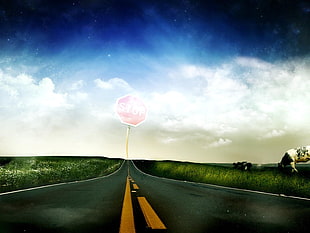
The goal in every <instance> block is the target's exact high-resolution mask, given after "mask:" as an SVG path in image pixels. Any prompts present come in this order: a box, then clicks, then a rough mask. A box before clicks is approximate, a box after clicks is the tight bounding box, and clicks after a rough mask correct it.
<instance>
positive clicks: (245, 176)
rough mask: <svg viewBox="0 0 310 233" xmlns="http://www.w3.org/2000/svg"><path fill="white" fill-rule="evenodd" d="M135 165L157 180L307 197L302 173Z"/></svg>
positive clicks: (309, 187) (306, 181)
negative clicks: (170, 179)
mask: <svg viewBox="0 0 310 233" xmlns="http://www.w3.org/2000/svg"><path fill="white" fill-rule="evenodd" d="M135 163H136V165H137V166H138V167H139V168H140V169H141V170H143V171H145V172H147V173H149V174H152V175H156V176H160V177H167V178H173V179H177V180H186V181H193V182H199V183H208V184H216V185H222V186H228V187H235V188H243V189H250V190H256V191H264V192H271V193H277V194H285V195H295V196H300V197H310V179H309V176H308V175H307V172H306V171H305V172H302V171H300V173H299V174H291V173H290V172H281V171H279V170H278V169H277V168H276V167H274V168H270V167H269V168H268V167H267V168H265V169H262V168H259V169H258V168H252V169H251V171H241V170H237V169H234V168H233V166H231V167H225V166H214V165H208V164H197V163H185V162H184V163H183V162H170V161H163V162H162V161H137V162H135Z"/></svg>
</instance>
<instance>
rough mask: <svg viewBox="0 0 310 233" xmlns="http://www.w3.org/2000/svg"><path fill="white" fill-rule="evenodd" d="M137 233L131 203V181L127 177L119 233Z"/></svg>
mask: <svg viewBox="0 0 310 233" xmlns="http://www.w3.org/2000/svg"><path fill="white" fill-rule="evenodd" d="M135 232H136V230H135V222H134V216H133V209H132V201H131V191H130V179H129V177H127V181H126V189H125V196H124V201H123V208H122V215H121V224H120V229H119V233H135Z"/></svg>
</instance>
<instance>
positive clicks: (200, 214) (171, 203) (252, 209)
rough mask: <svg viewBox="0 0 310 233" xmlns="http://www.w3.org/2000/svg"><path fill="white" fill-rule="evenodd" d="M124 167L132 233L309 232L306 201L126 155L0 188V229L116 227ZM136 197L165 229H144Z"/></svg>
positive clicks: (66, 231) (56, 232)
mask: <svg viewBox="0 0 310 233" xmlns="http://www.w3.org/2000/svg"><path fill="white" fill-rule="evenodd" d="M128 168H129V169H128ZM128 171H129V175H130V177H131V178H132V179H131V181H130V187H131V189H130V193H131V197H132V206H133V214H134V221H135V230H136V232H137V233H142V232H171V233H172V232H173V233H208V232H210V233H216V232H229V233H233V232H238V233H242V232H247V233H248V232H251V233H255V232H257V233H258V232H266V233H267V232H268V233H272V232H277V233H282V232H283V233H288V232H289V233H294V232H296V233H297V232H298V233H305V232H309V227H310V221H309V218H310V201H309V200H302V199H292V198H287V197H281V196H274V195H266V194H259V193H253V192H246V191H241V190H234V189H227V188H221V187H216V186H210V185H204V184H196V183H190V182H182V181H173V180H169V179H162V178H157V177H152V176H149V175H146V174H144V173H141V172H140V171H139V170H137V169H136V168H135V167H134V165H133V164H132V163H131V162H129V161H128V163H127V162H125V164H124V165H123V166H122V167H121V169H119V170H118V171H117V172H115V173H114V174H112V175H110V176H107V177H104V178H100V179H96V180H91V181H85V182H77V183H70V184H63V185H57V186H53V187H47V188H40V189H35V190H29V191H23V192H18V193H13V194H5V195H0V232H1V233H16V232H44V233H49V232H53V233H70V232H74V233H79V232H80V233H82V232H83V233H88V232H89V233H90V232H96V233H97V232H109V233H113V232H119V229H120V222H121V215H122V208H123V200H124V193H125V187H126V182H127V175H128ZM138 197H139V198H144V199H145V200H146V201H147V202H148V203H149V204H150V205H151V207H152V209H153V210H154V211H155V212H156V214H157V216H158V217H159V218H160V220H161V221H162V223H163V224H164V225H165V227H166V228H167V229H166V230H156V231H152V230H150V229H149V228H146V226H147V221H146V220H145V217H144V214H143V213H142V211H141V208H140V205H139V203H138V200H137V198H138Z"/></svg>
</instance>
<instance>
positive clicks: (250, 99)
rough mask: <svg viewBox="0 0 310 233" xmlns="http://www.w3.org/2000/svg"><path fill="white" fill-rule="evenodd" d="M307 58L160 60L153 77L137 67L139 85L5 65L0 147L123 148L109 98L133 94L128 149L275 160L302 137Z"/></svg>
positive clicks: (7, 150)
mask: <svg viewBox="0 0 310 233" xmlns="http://www.w3.org/2000/svg"><path fill="white" fill-rule="evenodd" d="M309 67H310V66H309V59H308V58H305V59H300V60H291V61H284V62H274V63H269V62H267V61H263V60H260V59H257V58H254V57H235V58H233V59H231V60H229V61H226V62H223V63H221V64H218V65H216V66H215V65H213V66H206V65H197V64H190V63H178V64H163V65H161V66H160V65H157V66H156V67H155V68H154V71H155V73H153V74H152V75H153V76H154V75H157V76H158V78H157V79H156V83H154V79H152V78H153V76H152V77H149V76H148V74H147V73H144V77H145V79H144V81H143V83H142V84H140V85H137V84H136V83H133V82H132V81H131V80H130V79H129V78H126V77H113V76H111V77H109V76H107V75H104V74H103V75H102V76H100V77H98V76H95V75H94V76H93V77H92V76H90V77H81V76H75V78H76V79H75V80H74V79H72V80H70V81H69V82H68V83H66V85H62V83H61V81H60V80H58V79H55V78H51V77H44V78H41V77H36V76H35V73H34V72H30V71H29V72H27V68H25V69H23V72H22V73H19V72H17V71H16V70H11V69H4V68H3V69H1V70H0V113H1V114H0V119H1V125H2V130H1V132H0V153H1V154H2V155H5V154H16V155H17V154H87V155H94V154H97V155H106V156H110V157H123V156H124V154H125V153H124V149H125V148H124V147H125V145H124V143H125V142H124V141H125V132H126V127H125V126H124V125H122V124H121V123H120V122H119V121H118V117H117V116H116V114H115V112H114V104H115V101H116V99H117V98H118V97H120V96H123V95H125V94H134V95H137V96H139V97H140V98H142V99H143V100H144V102H145V103H146V105H147V106H148V108H149V110H148V119H147V121H146V122H145V123H143V124H142V125H141V126H139V127H137V128H134V129H133V130H132V135H131V137H130V154H131V155H132V157H137V158H150V159H152V158H153V159H154V158H155V159H177V160H189V161H200V162H232V161H235V160H241V159H242V160H249V161H253V162H276V161H278V160H280V157H281V156H282V153H283V152H284V151H285V150H286V149H289V148H290V147H295V146H299V145H305V144H309V143H308V140H307V139H308V138H309V127H310V119H309V117H308V116H309V114H310V107H309V104H308V103H310V93H309V91H308V90H309V88H310V80H309V74H310V68H309ZM29 69H30V68H29ZM32 69H33V67H32ZM38 69H40V67H38ZM76 73H78V68H77V71H76ZM84 73H85V72H84ZM151 80H153V81H151ZM70 82H71V83H70Z"/></svg>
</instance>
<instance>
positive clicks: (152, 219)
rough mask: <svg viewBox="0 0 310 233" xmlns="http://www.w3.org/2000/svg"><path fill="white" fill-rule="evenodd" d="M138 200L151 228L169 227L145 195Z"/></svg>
mask: <svg viewBox="0 0 310 233" xmlns="http://www.w3.org/2000/svg"><path fill="white" fill-rule="evenodd" d="M138 202H139V205H140V207H141V210H142V213H143V215H144V218H145V220H146V223H147V226H148V227H149V228H151V229H159V230H163V229H167V228H166V226H165V225H164V224H163V222H162V221H161V220H160V218H159V217H158V215H157V214H156V212H155V211H154V210H153V208H152V206H151V205H150V204H149V203H148V201H147V200H146V198H145V197H138Z"/></svg>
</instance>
